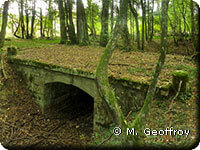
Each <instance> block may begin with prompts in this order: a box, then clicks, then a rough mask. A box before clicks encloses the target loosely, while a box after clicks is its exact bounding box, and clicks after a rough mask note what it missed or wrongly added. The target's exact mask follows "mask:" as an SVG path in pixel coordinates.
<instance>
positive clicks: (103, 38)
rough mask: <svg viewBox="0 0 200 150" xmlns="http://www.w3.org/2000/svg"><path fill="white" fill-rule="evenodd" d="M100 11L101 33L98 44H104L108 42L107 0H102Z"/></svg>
mask: <svg viewBox="0 0 200 150" xmlns="http://www.w3.org/2000/svg"><path fill="white" fill-rule="evenodd" d="M102 5H103V8H102V12H101V35H100V45H101V46H106V44H107V43H108V17H109V13H108V10H109V0H102Z"/></svg>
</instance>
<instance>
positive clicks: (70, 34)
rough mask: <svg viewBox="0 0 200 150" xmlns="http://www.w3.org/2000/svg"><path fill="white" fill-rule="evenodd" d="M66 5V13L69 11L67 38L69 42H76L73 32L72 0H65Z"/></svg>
mask: <svg viewBox="0 0 200 150" xmlns="http://www.w3.org/2000/svg"><path fill="white" fill-rule="evenodd" d="M67 6H68V13H69V15H68V16H69V39H70V41H71V44H76V43H77V40H76V34H75V28H74V22H73V17H72V6H73V5H72V0H67Z"/></svg>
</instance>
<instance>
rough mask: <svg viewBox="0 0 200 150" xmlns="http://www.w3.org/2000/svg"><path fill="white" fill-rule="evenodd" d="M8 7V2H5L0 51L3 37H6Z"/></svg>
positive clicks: (0, 33)
mask: <svg viewBox="0 0 200 150" xmlns="http://www.w3.org/2000/svg"><path fill="white" fill-rule="evenodd" d="M8 6H9V0H8V1H5V2H4V6H3V16H2V25H1V32H0V49H1V48H2V47H3V46H4V41H5V36H6V27H7V22H8ZM0 53H1V51H0ZM0 59H1V56H0Z"/></svg>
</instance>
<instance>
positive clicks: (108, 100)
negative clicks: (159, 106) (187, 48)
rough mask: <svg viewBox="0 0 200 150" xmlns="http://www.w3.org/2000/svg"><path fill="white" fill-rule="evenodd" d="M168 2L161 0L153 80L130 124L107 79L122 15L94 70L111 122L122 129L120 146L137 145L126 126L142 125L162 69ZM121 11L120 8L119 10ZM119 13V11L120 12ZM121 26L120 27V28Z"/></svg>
mask: <svg viewBox="0 0 200 150" xmlns="http://www.w3.org/2000/svg"><path fill="white" fill-rule="evenodd" d="M168 2H169V0H163V1H162V20H161V21H162V22H161V31H162V34H161V49H160V51H161V55H160V57H159V61H158V63H157V66H156V70H155V72H154V75H153V78H152V79H153V80H152V83H151V84H150V86H149V89H148V92H147V95H146V98H145V102H144V105H143V107H142V109H141V111H140V112H139V115H137V117H136V119H135V120H134V121H133V123H132V125H131V126H130V125H128V124H127V121H126V120H125V117H124V115H123V114H122V110H121V108H120V107H119V105H118V103H117V99H116V97H115V93H114V90H113V89H112V88H111V86H110V84H109V81H108V63H109V59H110V58H111V56H112V53H113V51H114V48H115V46H116V42H117V39H118V38H119V36H120V34H119V32H121V31H120V30H123V29H122V27H123V25H122V24H123V23H124V22H123V21H124V20H123V19H122V18H121V17H122V16H121V15H119V16H118V18H117V22H116V25H115V28H114V32H113V33H112V36H111V38H110V40H109V42H108V44H107V46H106V48H105V50H104V52H103V55H102V57H101V59H100V61H99V64H98V66H97V71H96V76H97V85H98V86H99V95H100V96H101V97H102V100H103V101H104V104H105V106H106V108H108V112H109V114H110V115H111V116H112V119H113V122H114V123H115V124H116V125H117V126H120V127H121V129H122V134H121V136H122V137H121V138H120V139H121V146H123V147H125V146H137V145H139V144H140V143H139V142H140V141H139V139H138V137H137V136H134V135H129V136H128V135H127V134H126V130H127V127H129V128H132V127H134V128H136V129H138V128H139V127H141V125H142V122H141V121H142V118H143V116H145V115H143V114H147V112H148V110H149V109H148V108H149V107H150V102H151V101H152V99H153V96H154V93H155V89H156V84H157V81H158V77H159V74H160V72H161V70H162V67H163V65H164V62H165V56H166V49H167V42H166V38H167V11H168ZM120 11H121V10H120ZM120 14H121V13H120ZM120 27H121V28H120Z"/></svg>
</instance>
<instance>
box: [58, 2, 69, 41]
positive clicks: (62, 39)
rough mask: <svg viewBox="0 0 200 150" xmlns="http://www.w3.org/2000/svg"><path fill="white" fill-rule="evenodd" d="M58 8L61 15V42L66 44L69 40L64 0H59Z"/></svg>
mask: <svg viewBox="0 0 200 150" xmlns="http://www.w3.org/2000/svg"><path fill="white" fill-rule="evenodd" d="M58 9H59V17H60V36H61V40H60V44H65V43H66V42H67V35H66V26H65V11H64V7H63V0H58Z"/></svg>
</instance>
